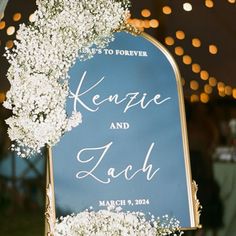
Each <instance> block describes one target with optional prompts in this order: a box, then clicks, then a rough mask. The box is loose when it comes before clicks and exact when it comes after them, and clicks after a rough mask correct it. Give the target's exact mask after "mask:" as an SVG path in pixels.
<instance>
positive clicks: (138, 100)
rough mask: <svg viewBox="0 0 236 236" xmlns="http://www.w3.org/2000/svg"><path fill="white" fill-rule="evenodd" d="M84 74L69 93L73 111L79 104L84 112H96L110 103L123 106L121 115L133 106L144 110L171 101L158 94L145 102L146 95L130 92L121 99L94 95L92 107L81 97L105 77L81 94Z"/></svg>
mask: <svg viewBox="0 0 236 236" xmlns="http://www.w3.org/2000/svg"><path fill="white" fill-rule="evenodd" d="M86 74H87V71H85V72H84V74H83V76H82V78H81V80H80V82H79V85H78V87H77V90H76V92H75V93H73V92H70V98H72V99H74V111H77V105H78V104H80V105H81V106H82V107H84V108H85V109H86V110H88V111H90V112H96V111H98V110H99V108H100V106H101V105H102V104H103V103H105V102H110V103H114V104H115V105H119V104H124V109H123V113H125V112H127V111H128V110H129V109H130V108H132V107H135V106H140V107H141V109H146V108H147V107H148V106H149V105H150V104H151V103H154V104H156V105H161V104H163V103H165V102H166V101H168V100H170V99H171V97H167V98H164V99H162V98H161V95H160V94H156V95H155V96H154V97H153V98H152V99H150V100H147V98H146V96H147V93H143V94H140V92H130V93H127V94H126V95H125V96H124V97H122V98H121V97H120V96H119V94H113V95H109V96H108V97H106V98H101V96H100V95H99V94H96V95H94V96H92V98H91V102H92V105H88V104H87V103H86V102H85V101H84V100H83V96H86V95H87V94H89V92H91V91H92V90H93V89H95V88H96V87H97V86H99V85H100V84H101V83H102V82H103V81H104V79H105V77H102V78H101V79H100V80H99V81H97V82H96V83H94V84H93V85H92V86H91V87H89V88H88V89H87V90H85V91H83V92H81V88H82V85H83V83H84V81H85V78H86ZM140 95H141V96H140Z"/></svg>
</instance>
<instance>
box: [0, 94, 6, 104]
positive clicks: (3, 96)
mask: <svg viewBox="0 0 236 236" xmlns="http://www.w3.org/2000/svg"><path fill="white" fill-rule="evenodd" d="M5 99H6V94H5V93H4V92H0V103H3V102H4V101H5Z"/></svg>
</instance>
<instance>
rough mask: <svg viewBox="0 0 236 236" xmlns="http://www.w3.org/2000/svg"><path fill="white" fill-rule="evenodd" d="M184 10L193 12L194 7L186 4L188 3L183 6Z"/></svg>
mask: <svg viewBox="0 0 236 236" xmlns="http://www.w3.org/2000/svg"><path fill="white" fill-rule="evenodd" d="M183 9H184V10H185V11H192V9H193V7H192V5H191V3H189V2H186V3H184V4H183Z"/></svg>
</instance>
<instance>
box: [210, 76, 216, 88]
mask: <svg viewBox="0 0 236 236" xmlns="http://www.w3.org/2000/svg"><path fill="white" fill-rule="evenodd" d="M209 85H210V86H212V87H215V86H216V85H217V80H216V78H214V77H210V78H209Z"/></svg>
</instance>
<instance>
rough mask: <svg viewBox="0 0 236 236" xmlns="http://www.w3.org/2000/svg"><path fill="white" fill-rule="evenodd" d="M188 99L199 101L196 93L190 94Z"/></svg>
mask: <svg viewBox="0 0 236 236" xmlns="http://www.w3.org/2000/svg"><path fill="white" fill-rule="evenodd" d="M190 101H191V102H193V103H194V102H199V96H198V95H196V94H192V95H191V97H190Z"/></svg>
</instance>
